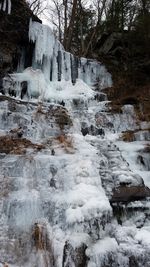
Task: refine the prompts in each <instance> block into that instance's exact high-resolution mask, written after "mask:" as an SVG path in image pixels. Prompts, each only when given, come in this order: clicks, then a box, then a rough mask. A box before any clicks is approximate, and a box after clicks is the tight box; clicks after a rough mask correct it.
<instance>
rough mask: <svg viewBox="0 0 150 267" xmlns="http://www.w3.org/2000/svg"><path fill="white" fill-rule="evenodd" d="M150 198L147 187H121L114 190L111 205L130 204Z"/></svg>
mask: <svg viewBox="0 0 150 267" xmlns="http://www.w3.org/2000/svg"><path fill="white" fill-rule="evenodd" d="M147 197H150V189H149V188H148V187H146V186H145V185H141V186H126V185H120V186H119V187H117V188H115V189H113V195H112V197H111V200H110V202H111V203H119V202H123V203H128V202H131V201H137V200H142V199H146V198H147Z"/></svg>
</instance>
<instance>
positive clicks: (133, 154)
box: [116, 141, 150, 188]
mask: <svg viewBox="0 0 150 267" xmlns="http://www.w3.org/2000/svg"><path fill="white" fill-rule="evenodd" d="M116 144H117V146H118V147H119V149H120V151H121V152H122V155H123V157H124V158H125V159H126V161H127V162H128V163H129V166H130V169H131V170H132V171H133V172H134V173H137V174H138V175H139V176H141V177H142V178H143V180H144V183H145V185H146V186H148V187H149V188H150V173H149V170H144V169H143V166H142V165H140V164H138V161H137V159H138V155H139V151H140V150H142V149H143V148H144V147H145V146H146V145H147V144H149V142H147V141H143V142H142V141H134V142H126V143H125V142H122V141H117V142H116Z"/></svg>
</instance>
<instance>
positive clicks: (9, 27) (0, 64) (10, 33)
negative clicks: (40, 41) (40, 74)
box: [0, 0, 40, 80]
mask: <svg viewBox="0 0 150 267" xmlns="http://www.w3.org/2000/svg"><path fill="white" fill-rule="evenodd" d="M31 17H32V19H33V20H36V21H39V22H40V20H39V19H38V18H37V17H36V16H34V15H33V14H32V12H31V10H30V9H29V7H28V5H27V3H26V2H25V0H13V1H12V8H11V13H10V14H8V13H7V12H5V11H2V10H0V80H1V78H2V77H3V76H4V75H5V74H7V73H11V72H13V71H15V70H16V69H17V66H18V63H19V60H20V58H21V54H22V51H23V50H24V53H25V55H24V56H25V57H26V66H30V65H31V61H30V60H31V59H32V56H31V54H32V45H29V39H28V30H29V21H30V18H31ZM27 54H28V57H27V56H26V55H27Z"/></svg>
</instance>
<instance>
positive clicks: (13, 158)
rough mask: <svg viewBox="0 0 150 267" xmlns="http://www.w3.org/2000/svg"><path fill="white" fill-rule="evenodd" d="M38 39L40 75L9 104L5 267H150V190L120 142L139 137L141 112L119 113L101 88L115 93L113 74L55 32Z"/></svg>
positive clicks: (1, 200) (3, 133)
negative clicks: (131, 133) (128, 135)
mask: <svg viewBox="0 0 150 267" xmlns="http://www.w3.org/2000/svg"><path fill="white" fill-rule="evenodd" d="M29 35H30V39H31V40H32V41H34V42H35V55H34V59H33V66H32V67H29V68H27V69H26V70H24V71H23V73H16V74H14V75H12V78H13V81H14V83H13V84H10V81H9V80H8V79H7V78H5V79H4V90H5V93H6V94H5V95H1V96H0V267H4V266H5V267H6V266H7V265H6V264H5V263H6V262H7V264H8V266H9V267H33V266H35V267H81V266H82V267H104V266H110V267H117V266H118V267H135V266H136V267H148V266H150V257H149V255H150V223H149V219H150V212H149V210H150V202H149V198H148V197H150V191H149V189H148V188H147V187H145V186H144V183H143V180H142V178H141V175H140V173H137V172H136V170H135V169H133V170H132V168H131V166H129V164H128V163H127V160H128V157H127V156H126V155H125V148H127V145H126V144H125V143H124V142H122V141H116V138H118V137H119V136H121V133H122V131H125V130H127V129H129V130H133V128H134V129H136V128H138V125H136V123H135V113H134V109H133V107H131V106H124V107H123V112H122V114H121V115H117V114H112V113H111V112H110V109H109V107H108V101H107V96H106V95H105V94H104V93H102V92H96V91H94V90H92V89H91V87H93V85H94V83H95V82H96V80H97V82H99V87H100V88H103V87H104V86H108V85H110V84H111V83H110V82H109V81H110V77H111V76H110V74H109V73H108V72H107V71H106V69H105V67H103V66H102V65H100V64H98V63H96V62H95V61H88V60H87V59H80V60H79V59H78V60H77V59H76V58H75V57H73V55H70V54H69V53H67V52H65V51H64V50H63V47H62V46H61V45H60V44H59V42H58V41H56V40H55V39H54V37H53V36H52V33H51V30H50V29H48V28H47V27H46V26H42V25H41V24H38V23H35V22H31V24H30V33H29ZM38 38H39V39H38ZM41 38H42V40H43V42H44V43H43V44H42V45H41V42H40V40H41ZM50 41H51V47H50V50H49V49H48V47H49V43H50ZM58 47H59V48H58ZM58 51H59V56H58ZM60 52H61V53H60ZM62 55H63V56H62ZM58 58H59V64H57V63H58ZM60 58H61V60H60ZM87 62H88V63H87ZM62 66H65V67H62ZM77 66H78V68H77ZM36 68H37V69H36ZM49 75H50V76H49ZM77 75H78V79H76V78H77ZM58 76H59V78H58ZM54 77H55V78H54ZM62 77H63V79H62ZM26 82H27V83H28V86H27V88H26ZM72 82H73V84H72ZM22 83H23V84H22ZM89 85H90V86H91V87H89ZM20 86H21V88H20ZM21 89H22V91H21ZM14 91H15V93H16V94H15V95H16V96H17V97H16V98H15V97H11V96H10V93H12V92H14ZM21 98H22V99H21ZM132 127H133V128H132ZM141 127H145V129H146V127H147V126H146V125H145V126H142V125H141ZM143 144H146V145H149V141H144V143H142V145H143ZM118 147H119V148H120V150H119V148H118ZM136 148H137V147H136ZM125 159H126V160H125ZM147 161H148V159H147ZM132 165H133V164H132ZM148 171H149V170H143V172H144V173H145V172H146V173H148ZM141 192H142V195H140V194H141ZM125 193H128V196H127V195H125Z"/></svg>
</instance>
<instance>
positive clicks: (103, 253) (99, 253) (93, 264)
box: [86, 237, 118, 267]
mask: <svg viewBox="0 0 150 267" xmlns="http://www.w3.org/2000/svg"><path fill="white" fill-rule="evenodd" d="M117 250H118V244H117V242H116V240H115V239H114V238H110V237H105V238H104V239H103V240H99V241H98V242H97V243H96V244H94V245H93V246H92V247H91V248H89V249H87V251H86V254H87V256H88V257H89V258H90V261H89V263H88V267H98V266H103V262H104V260H105V258H107V255H108V254H109V253H116V252H117Z"/></svg>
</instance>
